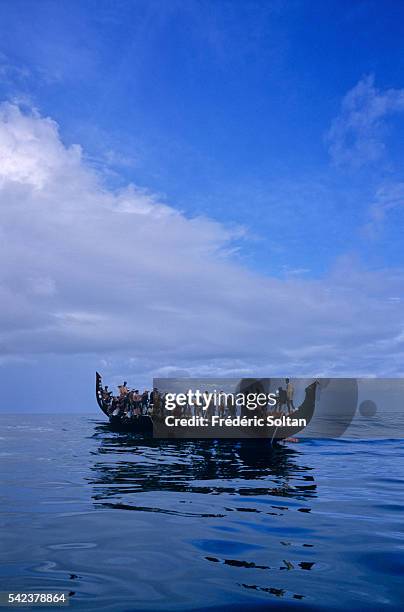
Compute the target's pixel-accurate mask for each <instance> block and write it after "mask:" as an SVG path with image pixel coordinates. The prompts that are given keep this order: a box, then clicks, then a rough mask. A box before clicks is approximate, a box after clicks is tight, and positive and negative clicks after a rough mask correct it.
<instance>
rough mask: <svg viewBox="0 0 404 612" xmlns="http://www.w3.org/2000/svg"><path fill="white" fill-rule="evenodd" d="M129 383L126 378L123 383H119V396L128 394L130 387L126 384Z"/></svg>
mask: <svg viewBox="0 0 404 612" xmlns="http://www.w3.org/2000/svg"><path fill="white" fill-rule="evenodd" d="M127 384H128V383H127V382H126V380H125V382H124V383H123V385H118V389H119V396H120V397H125V395H127V394H128V392H129V389H128V387H127V386H126V385H127Z"/></svg>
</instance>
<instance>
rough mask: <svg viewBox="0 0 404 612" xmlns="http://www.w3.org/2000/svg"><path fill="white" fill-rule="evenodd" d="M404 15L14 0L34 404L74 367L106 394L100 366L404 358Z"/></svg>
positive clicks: (388, 362)
mask: <svg viewBox="0 0 404 612" xmlns="http://www.w3.org/2000/svg"><path fill="white" fill-rule="evenodd" d="M403 30H404V7H403V6H401V5H400V3H398V2H383V3H380V2H370V1H369V2H360V1H358V2H354V3H353V2H344V1H338V2H331V1H330V2H326V3H323V2H298V1H296V2H295V1H293V0H291V1H290V2H277V1H274V2H197V1H187V2H169V3H168V2H151V1H149V2H90V1H80V2H69V3H63V2H54V1H53V2H44V1H41V2H37V3H34V2H18V1H13V2H2V3H1V4H0V77H1V79H0V99H1V100H2V101H3V102H5V103H8V104H9V106H6V107H3V115H2V122H3V128H4V130H5V131H4V135H3V139H2V138H1V136H0V146H1V144H2V147H3V148H2V149H1V148H0V157H1V155H3V158H4V160H6V163H3V168H5V170H4V171H3V187H2V193H1V194H0V196H1V202H2V203H3V206H2V208H3V210H4V211H5V214H4V216H3V221H4V227H3V232H5V233H6V235H7V237H8V239H9V240H10V244H9V245H8V246H7V248H6V247H4V257H7V258H9V257H10V254H11V264H10V263H9V264H6V266H7V265H8V273H6V274H4V279H3V282H4V285H3V291H4V292H5V293H4V295H5V298H4V301H3V304H6V308H5V315H4V321H5V322H4V335H3V341H2V342H1V345H0V346H1V347H2V357H1V363H2V366H1V368H0V376H1V375H2V374H3V375H4V376H5V377H6V378H9V379H10V380H12V381H14V380H16V379H17V378H18V379H20V378H21V377H27V383H26V386H25V388H26V389H27V394H26V397H25V398H24V399H23V401H22V402H21V406H22V407H24V408H25V409H26V408H27V407H29V406H30V405H31V404H33V408H35V409H38V406H39V403H40V402H39V399H38V398H39V397H40V396H41V389H42V388H43V380H44V377H45V378H46V377H48V378H52V379H54V380H55V381H56V380H60V377H61V376H62V372H65V371H66V370H67V371H68V372H70V375H69V376H70V378H71V380H72V390H71V396H70V395H69V393H70V391H69V393H67V395H66V401H65V404H64V406H63V408H64V409H67V408H70V406H71V405H73V404H74V406H77V405H78V402H77V398H78V397H82V398H85V399H83V403H84V404H85V406H87V405H89V402H90V399H89V398H90V394H89V391H88V388H89V387H88V385H87V382H86V381H87V380H89V377H90V375H91V376H92V372H93V369H94V367H98V368H100V369H102V367H104V371H105V372H106V374H107V376H110V378H111V381H112V380H113V381H117V380H118V378H119V377H120V376H121V374H122V375H123V376H130V375H132V376H133V377H135V378H136V377H137V379H138V380H140V381H141V382H142V384H143V385H148V384H149V381H150V378H151V376H152V375H153V374H158V375H161V373H162V372H163V373H171V372H174V373H175V374H178V372H180V373H190V374H192V375H201V371H202V373H203V371H206V374H207V375H213V374H215V375H223V374H226V373H228V374H229V375H231V376H233V375H234V374H235V373H236V374H238V373H245V372H248V373H252V372H253V373H254V372H256V373H257V375H258V374H259V375H261V374H262V373H263V372H264V373H268V369H272V371H273V370H276V371H275V372H274V374H275V373H276V374H278V373H279V374H283V373H284V370H285V368H289V371H291V372H294V373H296V374H317V373H331V374H338V373H352V375H355V374H389V375H398V374H400V373H402V370H401V369H400V368H401V366H400V358H401V356H402V352H403V339H402V334H403V320H402V316H401V310H402V308H401V310H400V306H401V307H402V303H401V302H402V299H403V291H402V287H403V285H402V279H403V272H402V269H403V252H404V251H403V247H402V229H403V201H404V169H403V159H404V157H403V151H402V149H403V145H402V143H403V142H404V140H403V137H402V134H403V127H404V79H403V76H402V75H403V73H404V72H403V63H404V53H403V40H404V38H403V34H404V32H403ZM10 105H11V106H10ZM10 108H12V109H13V110H12V111H11V110H10ZM4 109H5V110H4ZM46 118H50V120H52V122H53V123H52V124H50V123H49V121H48V122H47V119H46ZM27 134H28V136H27ZM28 141H29V142H35V147H33V148H27V146H28V145H27V144H26V143H27V142H28ZM76 145H79V147H80V148H79V149H78V148H77V146H76ZM72 147H73V148H72ZM75 151H76V153H77V151H80V153H77V156H76V157H75V153H74V152H75ZM13 156H14V157H13ZM33 160H34V161H33ZM21 168H23V169H25V170H21ZM33 168H34V169H33ZM49 169H51V170H49ZM48 170H49V172H50V174H49V173H48ZM44 177H45V178H44ZM66 184H67V185H68V186H69V189H70V186H71V185H72V184H74V185H75V188H74V189H73V188H71V193H70V195H69V194H68V195H66V189H65V188H64V185H66ZM128 185H132V187H129V188H128ZM128 189H129V191H128ZM26 190H28V191H29V190H31V191H30V194H31V195H30V196H29V197H28V195H27V193H28V192H27V191H26ZM69 198H70V200H69ZM50 199H52V202H53V206H52V208H48V206H49V201H50ZM67 200H69V201H67ZM11 202H13V204H11ZM79 202H80V207H79V204H78V203H79ZM98 206H100V207H103V206H104V209H105V210H106V208H108V207H110V208H108V210H109V212H108V214H107V213H105V219H100V214H99V208H97V207H98ZM66 207H67V208H66ZM139 207H140V208H141V210H142V212H141V217H139V214H140V213H139V210H140V208H139ZM104 209H103V210H104ZM129 209H130V210H131V213H130V214H131V217H130V223H125V222H124V221H123V217H122V216H121V217H119V218H118V217H117V215H116V211H117V210H119V211H120V213H121V215H128V210H129ZM134 209H136V212H135V214H132V213H133V211H134ZM146 209H147V211H146ZM66 210H69V211H70V212H68V213H66ZM33 211H35V214H34V213H33ZM74 211H76V212H74ZM111 211H114V212H113V213H112V212H111ZM145 211H146V212H145ZM30 214H32V215H33V216H32V223H29V219H30V218H31V217H30ZM52 215H55V217H54V218H53V216H52ZM108 215H111V216H108ZM136 215H138V217H136ZM147 215H150V219H146V217H147ZM86 223H87V224H88V225H87V227H88V228H89V230H88V231H89V232H90V233H91V234H92V237H91V239H89V240H88V243H87V244H86V240H85V236H81V233H80V232H81V231H82V230H83V224H84V225H85V224H86ZM132 224H133V225H132ZM124 226H125V227H124ZM78 227H79V228H80V229H75V228H78ZM123 227H124V229H123ZM108 228H110V233H108ZM55 232H60V235H61V236H63V239H61V240H60V241H58V240H57V239H56V234H55ZM120 232H122V233H121V234H120ZM136 232H137V233H136ZM11 234H12V240H11ZM130 236H133V241H131V238H130ZM34 239H37V240H38V241H37V242H35V243H34ZM122 240H123V243H124V246H122ZM31 241H32V244H31ZM144 241H147V243H148V245H149V246H148V248H149V247H150V252H149V250H148V248H144V247H143V244H144ZM153 241H156V245H157V246H156V248H151V247H152V246H153V245H152V243H153ZM188 241H189V244H188ZM100 243H102V244H103V245H104V249H105V252H102V251H100V249H99V245H100ZM41 245H42V246H41ZM73 245H74V248H73ZM78 245H79V246H78ZM72 249H73V251H74V253H75V256H76V259H77V261H75V259H74V257H73V258H71V253H72V252H73V251H72ZM167 249H169V253H170V254H169V256H168V258H167V257H166V254H167ZM117 251H120V255H119V257H118V255H117ZM139 251H141V252H139ZM44 252H46V253H47V254H48V255H49V257H44V256H43V253H44ZM59 252H60V254H61V255H60V260H59V259H58V257H57V254H58V253H59ZM52 253H54V254H55V255H56V256H55V257H53V258H52ZM108 253H110V254H111V253H113V255H108ZM37 256H38V257H37ZM119 258H121V259H119ZM170 258H171V259H170ZM33 259H35V261H36V263H35V265H34V264H33ZM56 260H58V261H57V265H56ZM115 260H117V261H115ZM140 260H141V261H142V265H141V266H140V263H139V261H140ZM72 261H73V263H75V265H76V267H74V266H73V264H72ZM132 261H133V265H132ZM184 261H186V264H187V266H188V267H187V268H186V269H184V268H183V266H184V265H185V264H184ZM68 263H70V264H71V266H73V267H74V269H72V267H71V266H70V267H69V269H68V270H67V268H66V266H67V264H68ZM113 263H114V265H112V264H113ZM205 264H206V265H205ZM97 265H98V266H99V268H100V269H102V270H103V272H104V277H103V278H104V280H102V279H101V278H100V279H97V278H93V277H92V271H94V266H97ZM137 266H139V269H138V268H137ZM85 271H87V276H86V274H85ZM132 273H133V274H132ZM120 275H122V278H123V279H125V282H126V283H127V285H125V287H124V288H122V291H121V289H120V288H119V286H118V287H116V286H115V282H116V280H117V278H118V279H119V276H120ZM10 279H11V280H10ZM198 279H199V280H198ZM210 279H215V280H212V281H210ZM103 283H104V294H103V293H102V286H103ZM83 284H84V285H85V289H83ZM226 286H227V289H226ZM33 287H34V289H33ZM182 290H184V292H185V293H186V296H184V297H183V298H181V296H180V297H179V294H181V291H182ZM109 292H112V293H113V298H112V297H111V296H110V295H109V296H108V297H107V294H108V293H109ZM171 292H172V294H171ZM246 292H247V293H248V292H250V295H249V299H248V300H245V303H244V298H240V295H239V294H241V295H245V294H246ZM39 295H41V296H42V297H41V298H39V297H38V296H39ZM45 295H46V300H45V301H44V299H45V298H44V296H45ZM101 295H102V298H101V297H100V296H101ZM41 300H42V301H41ZM284 301H285V302H286V303H287V308H286V309H285V304H284ZM140 302H141V304H142V305H143V306H142V308H144V310H142V311H141V306H140ZM145 304H147V308H146V306H145ZM352 304H354V305H355V306H353V305H352ZM203 306H204V307H203ZM293 306H294V308H295V310H294V309H293ZM345 308H346V309H347V310H346V312H345V310H344V309H345ZM349 308H351V309H353V310H349ZM146 310H147V312H148V315H147V313H146ZM302 312H303V314H302ZM131 313H133V314H131ZM174 313H175V314H174ZM148 317H149V318H148ZM282 317H284V318H285V319H284V320H282V321H281V320H280V319H281V318H282ZM358 320H360V325H363V326H364V329H359V330H357V329H356V328H357V325H356V322H357V321H358ZM61 322H62V323H61ZM78 322H79V323H78ZM77 325H79V328H77V329H76V326H77ZM120 326H122V330H120ZM154 327H156V328H157V330H158V331H157V332H154V331H153V332H152V328H154ZM201 329H203V330H205V333H206V337H202V336H201V335H200V333H199V331H198V330H201ZM103 330H105V333H104V332H103ZM125 330H126V336H125ZM161 330H163V331H161ZM167 330H170V333H169V334H168V332H167ZM184 330H186V333H185V331H184ZM197 331H198V333H197ZM309 332H310V333H309ZM182 333H184V334H185V335H184V337H183V336H182V335H181V334H182ZM167 334H168V335H167ZM126 338H127V342H126ZM229 338H232V340H233V342H229ZM202 344H203V347H202V346H201V345H202ZM55 384H56V383H55ZM91 384H92V379H91ZM11 397H12V395H10V396H8V394H7V393H6V394H5V402H6V403H7V402H10V401H11ZM46 404H47V407H48V408H49V409H51V408H52V406H51V405H50V404H49V402H46ZM48 404H49V405H48ZM80 409H81V406H80Z"/></svg>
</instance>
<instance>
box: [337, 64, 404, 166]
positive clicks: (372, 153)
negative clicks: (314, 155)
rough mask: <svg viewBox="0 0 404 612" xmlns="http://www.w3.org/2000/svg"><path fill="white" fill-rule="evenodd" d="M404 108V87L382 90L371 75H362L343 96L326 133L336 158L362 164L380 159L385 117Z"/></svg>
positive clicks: (341, 162) (356, 164)
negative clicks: (337, 113) (338, 112)
mask: <svg viewBox="0 0 404 612" xmlns="http://www.w3.org/2000/svg"><path fill="white" fill-rule="evenodd" d="M402 112H404V89H386V90H384V91H382V90H379V89H377V88H376V87H375V84H374V77H373V76H372V75H370V76H367V77H365V78H363V79H361V80H360V81H359V82H358V83H357V84H356V85H355V87H353V89H351V90H350V91H349V92H348V93H347V94H346V96H345V97H344V99H343V101H342V105H341V111H340V114H339V115H338V116H337V117H336V118H335V119H334V120H333V122H332V125H331V128H330V130H329V132H328V134H327V140H328V142H329V152H330V155H331V157H332V159H333V161H334V162H335V163H336V164H337V165H345V164H346V165H352V166H354V167H359V166H362V165H363V164H365V163H367V162H374V161H377V160H378V159H380V158H381V157H382V156H383V154H384V152H385V144H384V131H385V118H386V117H387V116H388V115H390V114H393V113H402Z"/></svg>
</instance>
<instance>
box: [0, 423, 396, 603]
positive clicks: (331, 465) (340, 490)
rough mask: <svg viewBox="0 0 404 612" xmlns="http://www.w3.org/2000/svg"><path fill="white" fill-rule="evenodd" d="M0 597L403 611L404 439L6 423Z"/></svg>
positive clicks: (1, 438) (1, 434)
mask: <svg viewBox="0 0 404 612" xmlns="http://www.w3.org/2000/svg"><path fill="white" fill-rule="evenodd" d="M0 459H1V473H0V481H1V484H0V590H3V591H5V590H7V591H8V590H14V591H15V590H24V591H27V590H41V591H47V590H50V591H69V592H70V593H71V603H70V607H71V608H72V609H83V610H84V609H85V610H153V611H156V610H202V609H204V610H205V609H216V610H232V611H237V610H246V611H247V610H254V609H257V610H267V609H270V608H274V609H289V608H290V609H296V610H299V609H300V610H305V609H310V610H313V609H314V610H315V609H318V610H342V609H356V610H365V609H366V610H381V609H384V610H399V609H402V607H403V602H404V587H403V574H404V520H403V519H404V469H403V468H404V447H403V442H402V441H401V440H397V439H395V440H380V439H379V440H361V439H360V437H359V436H358V437H357V439H355V440H345V441H344V440H336V441H333V440H312V441H301V442H299V444H286V445H282V446H279V447H277V448H270V447H269V446H268V444H266V443H260V444H258V445H250V446H246V445H245V444H241V443H235V442H232V441H221V442H217V441H211V440H206V441H201V442H195V441H187V440H182V441H178V442H175V441H171V442H164V441H154V440H142V439H141V438H137V437H136V436H133V435H132V436H131V435H128V434H119V433H114V432H112V431H111V430H110V429H109V427H108V426H107V425H106V424H105V423H104V422H103V421H100V420H97V419H96V418H93V417H88V416H53V415H52V416H49V415H39V416H38V415H35V416H34V415H19V416H18V417H15V416H2V417H1V429H0Z"/></svg>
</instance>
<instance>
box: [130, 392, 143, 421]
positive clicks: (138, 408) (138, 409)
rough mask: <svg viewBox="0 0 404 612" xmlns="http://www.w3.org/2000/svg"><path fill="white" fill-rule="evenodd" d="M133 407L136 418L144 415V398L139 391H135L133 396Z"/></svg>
mask: <svg viewBox="0 0 404 612" xmlns="http://www.w3.org/2000/svg"><path fill="white" fill-rule="evenodd" d="M132 401H133V407H134V411H135V415H136V416H140V415H141V414H142V396H141V395H140V393H139V389H135V390H134V392H133V395H132Z"/></svg>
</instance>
